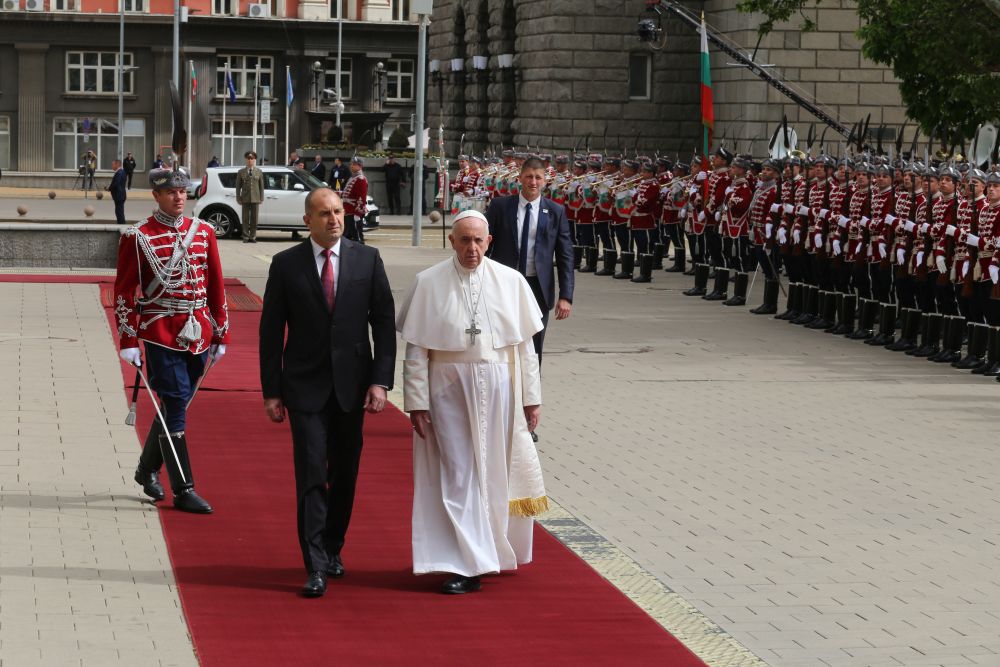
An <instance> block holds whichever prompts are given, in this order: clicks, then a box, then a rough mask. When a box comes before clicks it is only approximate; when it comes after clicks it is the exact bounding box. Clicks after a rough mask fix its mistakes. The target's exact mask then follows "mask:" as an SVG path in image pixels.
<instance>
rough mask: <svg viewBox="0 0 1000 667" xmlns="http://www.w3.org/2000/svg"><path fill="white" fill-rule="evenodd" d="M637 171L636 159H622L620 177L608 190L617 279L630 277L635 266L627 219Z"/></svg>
mask: <svg viewBox="0 0 1000 667" xmlns="http://www.w3.org/2000/svg"><path fill="white" fill-rule="evenodd" d="M638 172H639V161H638V160H622V172H621V175H620V178H619V179H618V180H617V182H616V183H614V184H613V185H612V186H611V188H610V190H609V192H608V198H609V199H610V200H611V232H612V233H613V234H614V239H613V242H615V243H616V244H617V245H618V253H619V260H620V261H621V271H619V272H618V273H616V274H615V276H614V277H615V278H618V279H624V278H631V277H632V271H633V269H634V268H635V258H636V254H635V251H634V250H633V249H632V229H631V226H630V223H629V220H630V218H631V217H632V196H633V195H634V191H633V189H632V188H633V186H634V184H635V182H636V181H637V180H638V178H639V176H638Z"/></svg>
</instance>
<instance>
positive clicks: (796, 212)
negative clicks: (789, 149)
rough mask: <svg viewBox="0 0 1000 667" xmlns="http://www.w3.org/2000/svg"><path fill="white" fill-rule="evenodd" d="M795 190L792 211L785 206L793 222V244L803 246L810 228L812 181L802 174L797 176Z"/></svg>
mask: <svg viewBox="0 0 1000 667" xmlns="http://www.w3.org/2000/svg"><path fill="white" fill-rule="evenodd" d="M794 182H795V191H794V194H793V195H792V197H793V198H794V199H793V201H792V212H791V213H788V208H787V207H786V208H785V213H786V214H788V219H789V221H790V222H791V230H792V233H791V234H790V235H789V236H791V237H792V238H791V239H790V241H791V244H792V245H794V246H797V247H799V248H801V247H802V246H803V244H804V243H805V241H806V239H804V238H802V237H803V236H805V235H806V232H807V230H808V229H809V212H808V211H806V209H807V208H808V206H807V204H808V203H809V191H810V189H811V186H812V181H807V180H806V178H805V176H802V175H801V174H800V175H798V176H796V177H795V181H794ZM796 232H798V237H799V240H798V242H797V243H796V241H795V236H796Z"/></svg>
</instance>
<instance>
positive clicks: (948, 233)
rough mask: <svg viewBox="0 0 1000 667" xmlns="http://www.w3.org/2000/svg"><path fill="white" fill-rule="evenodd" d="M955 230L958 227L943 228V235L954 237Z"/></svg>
mask: <svg viewBox="0 0 1000 667" xmlns="http://www.w3.org/2000/svg"><path fill="white" fill-rule="evenodd" d="M957 229H958V227H956V226H955V225H948V226H947V227H945V228H944V235H945V236H954V235H955V231H956V230H957Z"/></svg>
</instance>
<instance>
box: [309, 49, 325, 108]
mask: <svg viewBox="0 0 1000 667" xmlns="http://www.w3.org/2000/svg"><path fill="white" fill-rule="evenodd" d="M311 69H312V74H313V104H314V105H315V106H314V107H313V109H314V110H315V111H319V75H320V74H322V73H323V63H321V62H320V61H318V60H317V61H315V62H314V63H313V64H312V68H311Z"/></svg>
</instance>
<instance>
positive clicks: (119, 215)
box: [108, 160, 128, 225]
mask: <svg viewBox="0 0 1000 667" xmlns="http://www.w3.org/2000/svg"><path fill="white" fill-rule="evenodd" d="M111 168H112V169H114V170H115V175H114V176H112V177H111V184H110V185H108V192H110V193H111V200H112V201H114V203H115V221H116V222H117V223H118V224H119V225H127V224H128V222H126V221H125V196H126V195H125V189H126V188H125V184H126V181H127V177H126V175H125V170H124V169H123V168H122V161H121V160H112V162H111Z"/></svg>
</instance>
